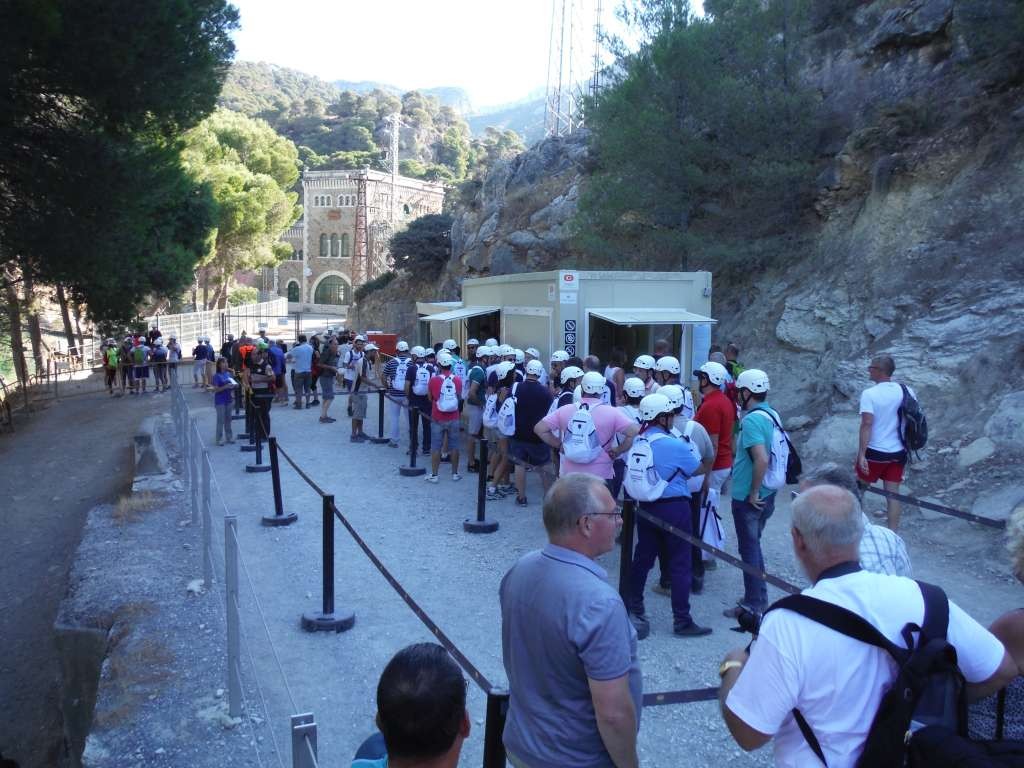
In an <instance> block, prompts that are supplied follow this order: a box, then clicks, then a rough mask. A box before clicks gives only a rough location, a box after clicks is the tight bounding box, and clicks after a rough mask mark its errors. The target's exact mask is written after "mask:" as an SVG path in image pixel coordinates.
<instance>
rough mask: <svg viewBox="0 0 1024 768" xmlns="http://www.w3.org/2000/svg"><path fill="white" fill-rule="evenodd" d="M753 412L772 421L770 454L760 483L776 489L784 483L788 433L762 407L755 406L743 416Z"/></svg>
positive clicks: (787, 453)
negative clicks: (755, 407)
mask: <svg viewBox="0 0 1024 768" xmlns="http://www.w3.org/2000/svg"><path fill="white" fill-rule="evenodd" d="M755 413H760V414H762V415H764V416H765V417H767V418H768V419H770V420H771V422H772V448H771V455H770V456H769V458H768V469H767V470H766V471H765V473H764V479H763V480H762V481H761V484H762V485H763V486H764V487H765V488H770V489H771V490H773V491H777V490H778V489H779V488H782V487H783V486H785V485H786V467H787V466H788V465H789V435H787V434H786V431H785V430H784V429H782V427H781V426H780V425H779V423H778V422H777V421H776V420H775V417H774V416H772V415H771V414H770V413H768V411H766V410H764V409H763V408H757V409H755V410H753V411H751V412H750V413H748V414H747V415H746V416H744V417H743V418H744V419H746V418H749V417H750V416H752V415H754V414H755Z"/></svg>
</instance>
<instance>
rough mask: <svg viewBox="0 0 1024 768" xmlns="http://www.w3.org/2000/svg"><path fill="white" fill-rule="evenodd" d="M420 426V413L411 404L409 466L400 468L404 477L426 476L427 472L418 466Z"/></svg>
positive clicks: (400, 472)
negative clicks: (417, 448)
mask: <svg viewBox="0 0 1024 768" xmlns="http://www.w3.org/2000/svg"><path fill="white" fill-rule="evenodd" d="M419 426H420V414H419V411H417V410H416V408H415V407H413V405H412V403H410V404H409V466H407V467H399V468H398V474H400V475H401V476H402V477H418V476H419V475H424V474H426V472H427V470H426V469H425V468H424V467H417V466H416V446H417V445H418V444H419Z"/></svg>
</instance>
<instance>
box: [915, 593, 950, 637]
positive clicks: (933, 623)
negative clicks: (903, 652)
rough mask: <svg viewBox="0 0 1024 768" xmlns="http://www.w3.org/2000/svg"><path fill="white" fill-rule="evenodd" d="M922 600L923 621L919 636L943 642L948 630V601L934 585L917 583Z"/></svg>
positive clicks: (944, 594)
mask: <svg viewBox="0 0 1024 768" xmlns="http://www.w3.org/2000/svg"><path fill="white" fill-rule="evenodd" d="M917 586H918V587H920V589H921V596H922V597H923V598H924V621H922V622H921V634H922V635H924V636H925V637H926V638H927V639H928V640H945V639H946V631H947V630H948V629H949V599H948V598H947V597H946V593H945V592H943V591H942V590H941V589H940V588H939V587H936V586H935V585H934V584H928V583H927V582H924V581H919V582H917Z"/></svg>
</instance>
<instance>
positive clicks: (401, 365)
mask: <svg viewBox="0 0 1024 768" xmlns="http://www.w3.org/2000/svg"><path fill="white" fill-rule="evenodd" d="M396 359H397V360H398V366H397V367H396V368H395V380H394V381H393V382H392V383H391V388H392V389H394V390H401V389H404V387H405V374H406V372H408V370H409V362H410V361H409V358H408V357H399V358H396Z"/></svg>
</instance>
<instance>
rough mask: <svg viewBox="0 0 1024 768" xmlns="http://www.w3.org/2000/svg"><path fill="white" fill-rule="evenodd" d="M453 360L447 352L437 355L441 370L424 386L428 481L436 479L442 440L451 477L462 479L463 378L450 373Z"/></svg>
mask: <svg viewBox="0 0 1024 768" xmlns="http://www.w3.org/2000/svg"><path fill="white" fill-rule="evenodd" d="M452 363H453V359H452V356H451V355H450V354H448V353H447V352H441V353H440V354H438V356H437V365H438V368H440V373H439V374H438V375H436V376H433V377H431V379H430V383H429V384H428V385H427V397H428V398H429V399H430V403H431V408H430V444H431V446H433V449H432V450H431V452H430V469H431V472H430V474H429V475H426V476H424V478H423V479H424V480H426V481H427V482H428V483H436V482H437V470H438V468H439V467H440V466H441V447H442V446H441V443H442V442H444V443H445V444H446V450H447V452H448V455H449V456H450V457H451V461H452V480H461V479H462V476H461V475H460V474H459V401H460V400H461V399H462V379H460V378H459V377H458V376H455V375H454V374H453V373H452Z"/></svg>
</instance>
